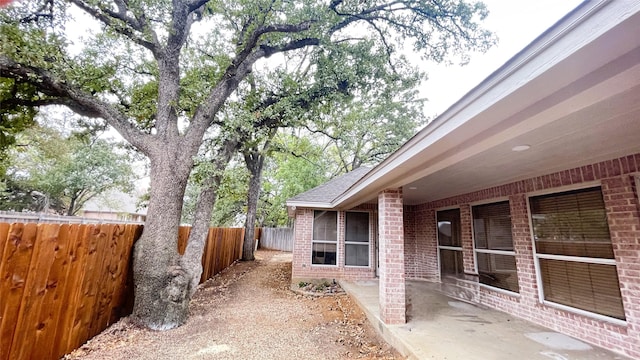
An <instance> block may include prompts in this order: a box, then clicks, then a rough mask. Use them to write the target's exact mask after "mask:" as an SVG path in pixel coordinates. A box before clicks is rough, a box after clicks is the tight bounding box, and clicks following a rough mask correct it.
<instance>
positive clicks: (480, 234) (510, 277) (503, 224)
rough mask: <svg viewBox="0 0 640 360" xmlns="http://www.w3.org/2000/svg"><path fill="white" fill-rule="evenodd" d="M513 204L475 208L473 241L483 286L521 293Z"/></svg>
mask: <svg viewBox="0 0 640 360" xmlns="http://www.w3.org/2000/svg"><path fill="white" fill-rule="evenodd" d="M510 214H511V213H510V210H509V202H508V201H505V202H499V203H495V204H487V205H479V206H474V207H473V238H474V240H475V253H476V264H477V266H478V274H479V275H480V283H482V284H485V285H489V286H494V287H497V288H500V289H504V290H509V291H513V292H518V290H519V288H518V273H517V270H516V258H515V252H514V251H513V238H512V237H511V215H510Z"/></svg>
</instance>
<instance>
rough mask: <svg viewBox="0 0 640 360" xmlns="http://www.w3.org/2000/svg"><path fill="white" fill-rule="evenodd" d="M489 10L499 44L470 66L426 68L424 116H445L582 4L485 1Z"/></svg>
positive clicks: (489, 22) (489, 21)
mask: <svg viewBox="0 0 640 360" xmlns="http://www.w3.org/2000/svg"><path fill="white" fill-rule="evenodd" d="M482 1H483V2H484V3H485V4H486V5H487V8H488V9H489V12H490V14H489V17H487V19H486V20H485V21H484V26H485V27H486V28H487V29H489V30H491V31H493V32H494V33H496V34H497V36H498V38H499V39H500V40H499V43H498V45H497V46H495V47H493V48H492V49H491V50H489V51H488V52H487V53H485V54H473V55H472V57H471V62H470V63H469V64H468V65H466V66H464V67H460V66H458V65H451V66H443V65H435V64H432V63H431V64H429V63H427V64H425V69H424V70H425V71H426V72H427V73H428V74H429V80H427V82H426V83H425V84H424V85H423V86H422V88H421V95H422V96H423V97H425V98H427V99H428V102H427V103H426V105H425V109H424V110H425V111H424V112H425V115H426V116H430V117H434V116H435V115H439V114H442V113H443V112H444V111H445V110H447V108H449V106H451V105H453V104H454V103H455V102H456V101H457V100H459V99H460V98H461V97H462V96H464V95H465V94H466V93H467V92H468V91H469V90H471V89H472V88H473V87H475V86H476V85H478V84H479V83H480V82H481V81H482V80H484V79H485V78H487V77H488V76H489V75H490V74H491V73H492V72H493V71H495V70H497V69H498V68H499V67H500V66H502V65H503V64H504V63H505V62H507V60H509V59H510V58H511V57H512V56H514V55H515V54H516V53H518V52H519V51H520V50H522V49H523V48H524V47H525V46H527V45H528V44H529V43H531V41H533V40H534V39H535V38H536V37H538V35H540V34H542V33H543V32H544V31H545V30H547V29H548V28H549V27H551V26H552V25H553V24H555V23H556V22H557V21H558V20H560V19H561V18H562V17H563V16H564V15H566V14H567V13H568V12H570V11H571V10H573V9H574V8H575V7H577V6H578V5H579V4H580V3H581V2H582V0H482Z"/></svg>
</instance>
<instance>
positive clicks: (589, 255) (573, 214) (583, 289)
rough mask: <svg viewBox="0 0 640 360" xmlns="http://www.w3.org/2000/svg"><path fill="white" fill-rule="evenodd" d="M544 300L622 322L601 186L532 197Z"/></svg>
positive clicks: (531, 203) (531, 202)
mask: <svg viewBox="0 0 640 360" xmlns="http://www.w3.org/2000/svg"><path fill="white" fill-rule="evenodd" d="M530 205H531V217H532V224H533V233H534V238H535V250H536V260H537V262H538V268H539V271H540V278H541V279H542V291H543V296H544V300H547V301H550V302H554V303H557V304H561V305H566V306H570V307H574V308H577V309H581V310H585V311H589V312H593V313H597V314H601V315H605V316H609V317H613V318H617V319H621V320H624V319H625V314H624V309H623V305H622V297H621V295H620V285H619V282H618V273H617V271H616V262H615V258H614V256H613V248H612V245H611V237H610V235H609V226H608V224H607V215H606V211H605V208H604V201H603V199H602V192H601V189H600V187H597V188H589V189H582V190H575V191H569V192H563V193H557V194H551V195H543V196H536V197H532V198H530Z"/></svg>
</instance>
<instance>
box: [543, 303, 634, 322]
mask: <svg viewBox="0 0 640 360" xmlns="http://www.w3.org/2000/svg"><path fill="white" fill-rule="evenodd" d="M541 303H542V305H545V306H548V307H552V308H556V309H560V310H564V311H566V312H570V313H574V314H578V315H582V316H585V317H589V318H592V319H595V320H598V321H605V322H608V323H611V324H614V325H618V326H624V327H627V321H626V320H620V319H616V318H613V317H610V316H606V315H602V314H598V313H594V312H591V311H587V310H582V309H578V308H574V307H572V306H567V305H562V304H558V303H555V302H553V301H549V300H543V301H541Z"/></svg>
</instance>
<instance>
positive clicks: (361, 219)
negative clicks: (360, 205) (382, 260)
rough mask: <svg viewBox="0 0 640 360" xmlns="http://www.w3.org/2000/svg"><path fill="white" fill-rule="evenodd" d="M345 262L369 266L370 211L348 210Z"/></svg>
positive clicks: (346, 215) (348, 264)
mask: <svg viewBox="0 0 640 360" xmlns="http://www.w3.org/2000/svg"><path fill="white" fill-rule="evenodd" d="M344 226H345V231H344V233H345V234H344V264H345V265H347V266H369V213H367V212H346V213H345V224H344Z"/></svg>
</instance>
